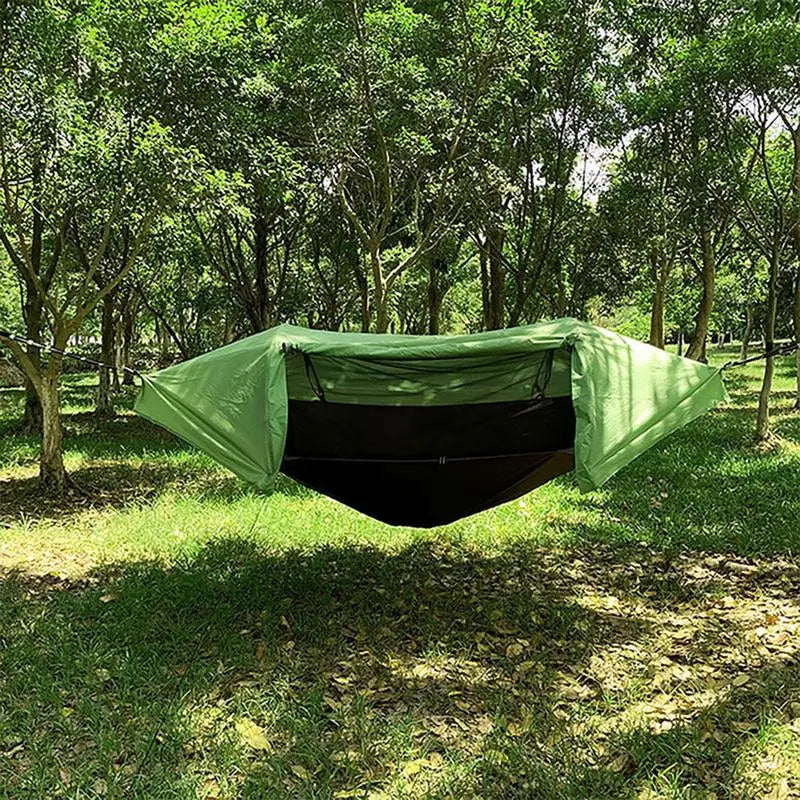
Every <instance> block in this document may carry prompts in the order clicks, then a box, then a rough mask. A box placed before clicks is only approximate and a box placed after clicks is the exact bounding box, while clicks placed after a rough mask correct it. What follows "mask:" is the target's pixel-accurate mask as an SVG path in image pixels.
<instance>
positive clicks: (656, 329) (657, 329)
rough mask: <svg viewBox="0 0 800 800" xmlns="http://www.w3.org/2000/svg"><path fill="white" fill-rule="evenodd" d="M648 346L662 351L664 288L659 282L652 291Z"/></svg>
mask: <svg viewBox="0 0 800 800" xmlns="http://www.w3.org/2000/svg"><path fill="white" fill-rule="evenodd" d="M650 344H651V345H653V347H659V348H660V349H661V350H663V349H664V287H663V286H662V285H661V282H660V281H659V282H658V283H657V284H656V287H655V289H654V291H653V305H652V309H651V311H650Z"/></svg>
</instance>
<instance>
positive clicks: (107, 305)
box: [95, 292, 117, 414]
mask: <svg viewBox="0 0 800 800" xmlns="http://www.w3.org/2000/svg"><path fill="white" fill-rule="evenodd" d="M115 295H116V292H109V293H108V294H107V295H106V296H105V298H104V299H103V312H102V321H101V328H100V336H101V339H100V360H101V361H102V362H103V363H104V364H113V363H114V350H115V346H114V343H115V338H116V332H117V327H116V324H115V319H114V305H115ZM98 373H99V385H98V389H97V405H96V408H95V410H96V411H97V413H98V414H112V413H113V410H114V409H113V407H112V405H111V370H110V369H102V368H101V369H99V370H98Z"/></svg>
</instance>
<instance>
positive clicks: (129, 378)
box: [120, 292, 139, 386]
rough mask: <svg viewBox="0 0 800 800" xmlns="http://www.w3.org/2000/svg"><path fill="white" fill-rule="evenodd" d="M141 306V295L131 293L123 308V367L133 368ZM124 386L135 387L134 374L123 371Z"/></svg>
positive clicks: (121, 351) (121, 350)
mask: <svg viewBox="0 0 800 800" xmlns="http://www.w3.org/2000/svg"><path fill="white" fill-rule="evenodd" d="M138 305H139V295H138V294H135V293H134V292H131V293H130V294H129V295H128V300H127V302H126V303H125V305H124V306H123V307H122V346H121V349H120V353H121V356H122V359H121V360H122V363H121V364H120V366H121V367H129V366H131V351H132V350H133V340H134V334H135V332H136V308H137V306H138ZM122 385H123V386H132V385H133V374H132V373H130V372H125V371H124V370H122Z"/></svg>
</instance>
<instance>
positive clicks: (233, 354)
mask: <svg viewBox="0 0 800 800" xmlns="http://www.w3.org/2000/svg"><path fill="white" fill-rule="evenodd" d="M134 409H135V410H136V412H137V413H139V414H141V415H142V416H143V417H146V418H148V419H150V420H152V421H153V422H156V423H158V424H159V425H162V426H163V427H164V428H167V430H170V431H172V433H175V434H177V435H178V436H180V437H181V438H182V439H185V440H186V441H187V442H189V443H190V444H193V445H195V447H198V448H199V449H200V450H202V451H203V452H205V453H207V454H208V455H210V456H211V457H212V458H213V459H215V460H216V461H218V462H219V463H220V464H222V465H224V466H226V467H228V469H230V470H231V471H232V472H234V473H235V474H236V475H238V476H239V477H240V478H242V479H244V480H245V481H247V482H248V483H251V484H253V485H255V486H257V487H259V488H260V489H263V490H268V489H270V488H271V487H272V483H273V481H274V479H275V475H276V474H277V472H278V470H279V469H280V464H281V460H282V458H283V449H284V445H285V441H286V426H287V418H288V402H287V396H286V371H285V365H284V358H283V352H282V350H281V344H280V341H279V340H277V339H276V338H275V337H274V336H267V335H265V334H261V335H259V336H257V337H256V336H251V337H249V338H247V339H243V340H242V341H240V342H235V343H234V344H231V345H227V346H226V347H222V348H220V349H219V350H214V351H212V352H210V353H206V354H205V355H202V356H198V357H197V358H193V359H191V360H190V361H185V362H184V363H182V364H177V365H176V366H174V367H168V368H167V369H163V370H160V371H159V372H157V373H156V374H155V375H152V376H144V377H143V379H142V388H141V391H140V392H139V395H138V397H137V399H136V403H135V405H134Z"/></svg>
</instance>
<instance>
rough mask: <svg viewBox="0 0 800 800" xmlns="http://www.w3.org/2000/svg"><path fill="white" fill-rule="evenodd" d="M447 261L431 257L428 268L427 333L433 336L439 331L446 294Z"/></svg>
mask: <svg viewBox="0 0 800 800" xmlns="http://www.w3.org/2000/svg"><path fill="white" fill-rule="evenodd" d="M446 276H447V261H446V260H445V259H443V258H437V257H433V258H432V259H431V262H430V267H429V269H428V333H429V334H431V335H433V336H435V335H437V334H438V333H439V332H440V329H441V322H442V306H443V305H444V298H445V295H446V294H447V288H448V287H447V277H446Z"/></svg>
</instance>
